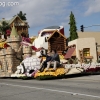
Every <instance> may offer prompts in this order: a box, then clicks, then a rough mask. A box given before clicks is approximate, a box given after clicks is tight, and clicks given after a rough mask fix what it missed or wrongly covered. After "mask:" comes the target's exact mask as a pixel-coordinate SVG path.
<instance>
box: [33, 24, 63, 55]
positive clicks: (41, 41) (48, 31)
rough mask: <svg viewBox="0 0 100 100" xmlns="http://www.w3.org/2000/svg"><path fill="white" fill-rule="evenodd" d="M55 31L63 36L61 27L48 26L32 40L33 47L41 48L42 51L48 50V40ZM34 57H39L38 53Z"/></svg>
mask: <svg viewBox="0 0 100 100" xmlns="http://www.w3.org/2000/svg"><path fill="white" fill-rule="evenodd" d="M55 30H57V31H58V32H60V33H61V34H62V35H64V27H63V26H50V27H47V28H44V29H43V30H41V31H40V32H39V34H38V37H37V38H36V39H35V40H34V42H33V46H35V47H36V48H40V47H43V48H44V49H46V50H47V49H48V38H49V37H50V36H51V35H52V34H53V32H54V31H55ZM36 55H40V52H37V53H36Z"/></svg>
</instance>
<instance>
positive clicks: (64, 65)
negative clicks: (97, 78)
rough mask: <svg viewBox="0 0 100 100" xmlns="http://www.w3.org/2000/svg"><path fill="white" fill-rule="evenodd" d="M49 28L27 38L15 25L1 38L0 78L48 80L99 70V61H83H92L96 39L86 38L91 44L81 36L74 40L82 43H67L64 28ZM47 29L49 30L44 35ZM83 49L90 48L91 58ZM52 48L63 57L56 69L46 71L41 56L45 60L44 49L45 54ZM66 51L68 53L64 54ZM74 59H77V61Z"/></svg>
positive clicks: (97, 71)
mask: <svg viewBox="0 0 100 100" xmlns="http://www.w3.org/2000/svg"><path fill="white" fill-rule="evenodd" d="M49 28H50V27H49ZM49 28H47V29H44V30H42V31H41V32H40V33H39V35H38V37H33V38H28V37H20V36H19V35H18V33H17V31H16V29H15V27H14V25H13V28H12V31H11V33H10V35H9V36H8V37H7V39H6V40H5V39H1V40H0V77H12V78H21V79H28V78H34V79H39V80H45V79H57V78H65V77H66V76H68V75H75V74H82V73H85V74H86V73H99V72H100V63H95V62H96V61H94V60H95V59H94V60H92V61H91V62H88V63H87V62H85V61H84V59H87V60H88V59H89V60H90V59H93V58H95V55H94V53H92V52H93V51H94V52H95V49H94V48H95V47H94V42H95V41H94V39H93V38H91V39H85V41H89V42H91V44H89V45H87V43H86V42H84V41H82V39H79V40H75V41H79V42H75V41H71V42H69V44H68V46H67V44H66V40H67V38H66V37H65V35H64V33H63V32H64V28H63V27H58V28H57V27H56V28H54V29H49ZM46 30H47V31H48V32H51V30H52V33H49V34H48V32H47V31H46ZM45 32H47V33H46V34H44V33H45ZM42 35H43V36H42ZM45 36H46V37H47V38H45ZM48 36H49V37H48ZM40 39H41V41H42V42H41V41H40ZM44 40H46V42H45V43H44V42H43V41H44ZM83 40H84V39H83ZM41 43H42V44H41ZM78 43H80V45H79V44H78ZM81 44H83V45H81ZM79 46H80V47H79ZM84 48H90V49H89V50H90V53H88V52H89V51H88V52H87V54H88V55H89V56H88V57H86V52H85V56H84ZM52 49H56V50H57V52H58V54H59V57H60V60H61V64H60V66H59V67H58V68H57V70H56V71H52V68H50V69H49V70H48V71H47V72H46V71H45V69H44V71H43V72H40V71H39V69H40V66H41V63H40V58H39V56H41V59H42V60H43V61H44V60H45V57H43V56H42V55H41V52H42V53H43V54H46V51H47V50H52ZM81 49H83V50H81ZM64 50H65V51H66V52H64V53H63V54H62V52H63V51H64ZM80 50H81V52H80ZM86 50H88V49H86ZM81 54H82V55H81ZM90 54H92V55H90ZM92 56H93V57H92ZM75 58H78V61H76V60H75ZM83 58H84V59H83ZM79 60H80V61H79Z"/></svg>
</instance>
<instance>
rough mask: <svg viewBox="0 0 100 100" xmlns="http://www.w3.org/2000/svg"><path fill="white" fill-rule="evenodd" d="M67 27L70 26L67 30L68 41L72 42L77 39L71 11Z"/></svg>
mask: <svg viewBox="0 0 100 100" xmlns="http://www.w3.org/2000/svg"><path fill="white" fill-rule="evenodd" d="M69 25H70V29H69V31H70V37H69V41H72V40H74V39H77V38H78V34H77V27H76V21H75V17H74V14H73V12H72V11H71V14H70V22H69Z"/></svg>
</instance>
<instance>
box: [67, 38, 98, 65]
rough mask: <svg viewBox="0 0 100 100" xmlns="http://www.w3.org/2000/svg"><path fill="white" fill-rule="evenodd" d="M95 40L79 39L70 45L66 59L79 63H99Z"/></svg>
mask: <svg viewBox="0 0 100 100" xmlns="http://www.w3.org/2000/svg"><path fill="white" fill-rule="evenodd" d="M95 43H96V41H95V38H79V39H76V40H73V41H70V42H69V43H68V47H67V48H68V51H67V53H66V55H65V59H67V60H69V59H70V58H72V59H75V58H77V59H78V63H80V62H81V63H83V62H84V60H87V61H90V60H91V61H92V62H97V52H96V44H95Z"/></svg>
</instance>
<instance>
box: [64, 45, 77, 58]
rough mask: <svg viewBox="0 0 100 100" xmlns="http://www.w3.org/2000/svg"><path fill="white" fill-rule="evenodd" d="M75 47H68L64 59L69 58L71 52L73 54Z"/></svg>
mask: <svg viewBox="0 0 100 100" xmlns="http://www.w3.org/2000/svg"><path fill="white" fill-rule="evenodd" d="M75 49H76V48H75V47H72V48H69V49H68V51H67V53H66V55H65V59H68V58H71V56H73V54H75ZM74 56H75V55H74Z"/></svg>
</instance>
